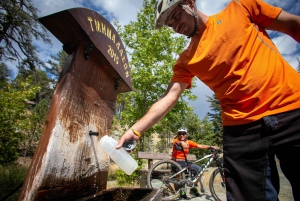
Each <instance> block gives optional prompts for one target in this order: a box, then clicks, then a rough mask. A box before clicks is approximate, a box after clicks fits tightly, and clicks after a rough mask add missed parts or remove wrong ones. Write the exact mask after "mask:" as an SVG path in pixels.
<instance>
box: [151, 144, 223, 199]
mask: <svg viewBox="0 0 300 201" xmlns="http://www.w3.org/2000/svg"><path fill="white" fill-rule="evenodd" d="M210 151H211V154H208V155H206V156H204V157H202V158H200V159H197V160H196V161H195V162H194V163H198V162H199V161H202V160H205V159H207V162H206V163H205V164H204V165H202V168H201V170H200V171H199V172H198V173H197V174H196V175H193V174H192V171H191V168H190V167H189V166H188V161H187V157H186V156H185V155H184V157H185V162H186V167H185V168H182V167H181V166H180V165H179V164H178V163H176V162H175V161H173V160H170V159H163V160H160V161H158V162H156V163H154V164H153V165H152V166H151V168H150V169H149V171H148V174H147V185H148V187H149V188H156V189H160V190H161V192H162V200H175V199H177V198H179V197H180V191H181V190H185V192H188V188H192V187H194V186H195V182H196V181H197V180H198V179H199V178H200V177H201V176H202V174H203V172H204V171H205V170H206V169H207V168H208V166H209V164H210V163H211V162H212V161H215V163H216V167H217V168H216V169H215V170H214V171H213V173H212V174H211V176H210V180H209V189H210V192H211V195H212V197H213V198H214V199H215V200H216V201H221V200H222V201H223V200H226V186H225V174H224V169H223V158H222V157H221V156H220V154H222V151H221V150H215V149H213V148H210Z"/></svg>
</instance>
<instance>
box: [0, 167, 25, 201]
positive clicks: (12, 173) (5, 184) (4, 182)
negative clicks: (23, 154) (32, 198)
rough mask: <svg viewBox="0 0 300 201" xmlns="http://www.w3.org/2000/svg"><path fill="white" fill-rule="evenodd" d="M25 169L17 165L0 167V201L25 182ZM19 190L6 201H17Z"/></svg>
mask: <svg viewBox="0 0 300 201" xmlns="http://www.w3.org/2000/svg"><path fill="white" fill-rule="evenodd" d="M27 171H28V168H27V167H24V166H21V165H18V164H14V163H13V164H8V165H0V200H1V199H3V198H4V197H6V196H7V195H8V194H10V193H11V192H12V191H13V190H14V189H16V188H17V187H18V186H19V185H20V184H22V183H23V182H24V180H25V177H26V173H27ZM20 192H21V188H19V189H18V191H16V192H15V193H14V194H12V195H11V196H10V197H9V198H7V199H6V201H14V200H18V198H19V195H20Z"/></svg>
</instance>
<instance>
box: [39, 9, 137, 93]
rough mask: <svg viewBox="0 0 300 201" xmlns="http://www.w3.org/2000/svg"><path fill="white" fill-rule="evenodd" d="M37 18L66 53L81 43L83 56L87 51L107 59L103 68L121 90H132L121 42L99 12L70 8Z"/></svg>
mask: <svg viewBox="0 0 300 201" xmlns="http://www.w3.org/2000/svg"><path fill="white" fill-rule="evenodd" d="M39 21H40V22H41V23H42V24H43V25H44V26H45V27H46V28H47V29H49V31H50V32H51V33H52V34H53V35H54V36H55V37H56V38H57V39H58V40H59V41H60V42H61V43H62V44H63V49H64V50H65V51H66V52H67V53H70V52H72V48H74V47H76V45H77V44H78V43H79V42H81V43H84V44H85V52H84V55H83V56H84V57H85V59H88V57H89V56H90V54H95V56H96V57H99V59H102V57H103V56H104V57H105V59H104V60H107V62H105V63H104V67H105V68H107V70H108V71H110V73H111V74H112V75H113V76H114V77H115V78H116V79H120V78H121V79H122V80H118V81H119V82H120V81H121V82H120V84H121V85H123V84H124V85H126V86H123V88H124V87H125V89H123V91H122V92H124V91H131V90H132V83H131V77H130V68H129V64H128V59H127V55H126V52H125V48H124V45H123V43H122V41H121V38H120V37H119V35H118V33H117V31H116V30H115V28H114V27H113V26H112V25H111V24H110V23H109V22H108V21H107V20H106V19H105V18H104V17H102V16H101V15H100V14H99V13H97V12H94V11H93V10H90V9H87V8H74V9H69V10H65V11H61V12H58V13H55V14H52V15H49V16H45V17H42V18H40V19H39Z"/></svg>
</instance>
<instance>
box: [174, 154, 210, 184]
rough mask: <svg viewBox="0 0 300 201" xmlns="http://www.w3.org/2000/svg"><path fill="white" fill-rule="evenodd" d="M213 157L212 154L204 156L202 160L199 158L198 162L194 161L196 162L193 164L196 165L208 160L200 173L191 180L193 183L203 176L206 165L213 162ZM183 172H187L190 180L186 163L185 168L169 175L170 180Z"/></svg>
mask: <svg viewBox="0 0 300 201" xmlns="http://www.w3.org/2000/svg"><path fill="white" fill-rule="evenodd" d="M214 156H215V154H214V153H212V154H208V155H206V156H204V157H202V158H200V159H198V160H196V161H195V162H194V163H197V162H199V161H202V160H204V159H207V158H209V160H208V161H207V162H206V163H205V165H204V168H202V169H201V171H200V172H198V173H197V175H196V176H195V179H194V180H192V182H193V183H194V182H196V181H197V179H198V178H199V177H200V176H201V175H202V174H203V172H204V170H205V169H206V168H207V167H208V165H209V164H210V163H211V162H212V161H213V160H214ZM184 171H187V172H188V173H189V176H190V178H191V175H190V174H191V170H190V167H189V165H188V163H187V166H186V167H185V168H183V169H182V170H180V171H179V172H177V173H175V174H173V175H171V176H170V178H174V177H176V176H177V175H178V174H181V173H182V172H184ZM187 180H188V179H186V181H187Z"/></svg>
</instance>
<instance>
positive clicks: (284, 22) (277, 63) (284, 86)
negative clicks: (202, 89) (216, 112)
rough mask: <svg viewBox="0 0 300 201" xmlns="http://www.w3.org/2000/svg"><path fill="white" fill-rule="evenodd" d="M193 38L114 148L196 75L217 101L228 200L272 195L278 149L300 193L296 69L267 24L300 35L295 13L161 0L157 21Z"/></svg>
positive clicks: (245, 1) (242, 1)
mask: <svg viewBox="0 0 300 201" xmlns="http://www.w3.org/2000/svg"><path fill="white" fill-rule="evenodd" d="M163 26H169V27H171V28H173V30H174V31H175V32H177V33H179V34H183V35H186V36H188V37H189V38H191V42H190V44H189V46H188V47H187V49H186V50H184V51H183V52H182V53H181V54H180V55H179V58H178V60H177V62H176V64H175V66H174V69H173V71H174V73H173V76H172V78H171V81H170V83H169V86H168V88H167V90H166V92H165V94H164V95H163V96H162V97H161V98H160V99H159V100H158V101H157V102H156V103H154V104H153V105H152V106H151V108H150V109H149V111H148V112H147V114H146V115H145V116H144V117H143V118H142V119H140V120H139V121H137V122H136V123H135V124H133V125H132V129H130V130H128V131H126V132H125V133H124V135H123V136H122V137H121V138H120V140H119V143H118V145H117V147H116V148H120V147H121V146H122V144H123V143H124V141H127V140H129V139H131V138H134V139H136V140H138V138H139V136H140V133H143V132H145V131H147V130H148V129H149V128H151V127H152V126H153V125H155V124H156V123H157V122H159V121H160V120H161V119H162V118H163V117H164V116H165V114H166V113H167V112H169V111H170V110H171V108H172V107H173V106H174V105H175V104H176V102H177V100H178V98H179V97H180V95H181V93H182V92H183V91H184V90H185V89H188V88H190V86H191V83H192V79H193V78H194V77H197V78H199V79H200V80H201V81H202V82H204V83H205V84H206V85H207V86H209V87H210V89H211V90H213V91H214V93H215V94H216V97H217V98H218V100H219V101H220V105H221V107H222V123H223V131H224V132H223V133H224V137H223V148H224V152H223V153H224V167H225V170H226V172H225V176H226V190H227V200H237V201H244V200H249V201H253V200H255V201H260V200H261V201H265V200H268V201H269V200H270V201H272V200H277V199H278V198H277V197H278V193H279V177H278V172H277V167H276V163H275V155H276V157H277V158H278V159H279V160H280V167H281V169H282V171H283V173H284V174H285V176H286V177H287V179H288V180H289V181H290V184H291V186H292V190H293V196H294V199H295V200H300V191H299V189H300V172H299V170H298V167H297V166H295V165H294V156H297V155H299V154H300V84H299V83H300V74H299V73H298V72H297V71H296V70H295V69H294V68H292V67H291V66H290V65H289V64H288V63H287V62H286V61H285V60H284V58H283V57H282V56H281V55H280V52H279V51H278V49H277V48H276V46H275V45H274V44H273V42H272V41H271V39H270V38H269V36H268V34H267V32H266V30H275V31H280V32H282V33H285V34H288V35H289V36H291V37H292V38H293V39H295V40H296V41H297V42H300V17H299V16H296V15H292V14H289V13H287V12H285V11H284V10H282V9H281V8H278V7H274V6H271V5H269V4H267V3H265V2H264V1H263V0H232V1H231V2H230V3H229V4H228V5H227V7H226V8H224V9H223V10H222V11H221V12H219V13H217V14H215V15H212V16H207V15H205V14H204V13H202V12H201V11H199V10H197V8H196V2H195V0H159V1H158V3H157V6H156V28H157V29H158V28H161V27H163Z"/></svg>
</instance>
